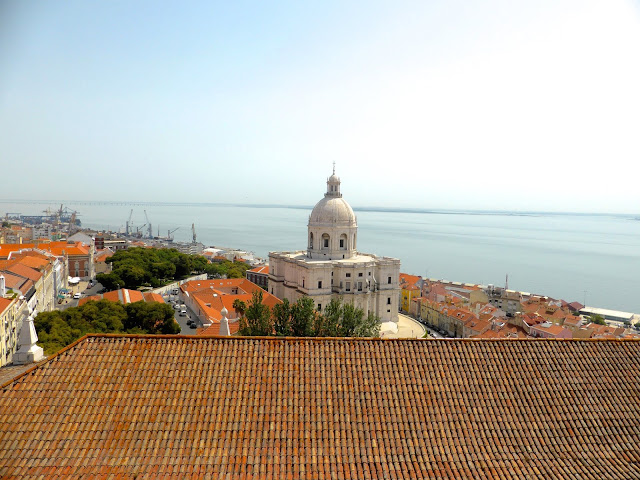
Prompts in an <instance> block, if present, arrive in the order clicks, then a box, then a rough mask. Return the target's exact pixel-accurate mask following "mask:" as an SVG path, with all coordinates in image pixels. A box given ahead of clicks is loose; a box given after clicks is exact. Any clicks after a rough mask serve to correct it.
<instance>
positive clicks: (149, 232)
mask: <svg viewBox="0 0 640 480" xmlns="http://www.w3.org/2000/svg"><path fill="white" fill-rule="evenodd" d="M144 218H146V219H147V225H149V227H148V228H147V232H148V233H147V235H148V236H149V238H153V228H152V227H151V222H150V221H149V216H148V215H147V211H146V210H145V211H144Z"/></svg>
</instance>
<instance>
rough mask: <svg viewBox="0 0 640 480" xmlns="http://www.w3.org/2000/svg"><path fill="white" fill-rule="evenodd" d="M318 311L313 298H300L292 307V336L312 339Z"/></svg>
mask: <svg viewBox="0 0 640 480" xmlns="http://www.w3.org/2000/svg"><path fill="white" fill-rule="evenodd" d="M315 316H316V309H315V305H314V303H313V299H312V298H311V297H307V296H304V297H300V298H299V299H298V300H297V301H296V303H294V304H293V305H291V335H293V336H294V337H310V336H312V335H313V324H314V321H315Z"/></svg>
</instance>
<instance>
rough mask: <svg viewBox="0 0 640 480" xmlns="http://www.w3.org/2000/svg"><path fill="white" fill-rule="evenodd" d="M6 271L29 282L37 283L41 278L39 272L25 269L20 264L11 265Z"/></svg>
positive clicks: (28, 268)
mask: <svg viewBox="0 0 640 480" xmlns="http://www.w3.org/2000/svg"><path fill="white" fill-rule="evenodd" d="M7 270H8V271H9V272H11V273H14V274H16V275H19V276H21V277H24V278H28V279H29V280H33V281H34V282H37V281H38V280H40V279H41V278H42V274H41V273H40V272H39V271H37V270H34V269H33V268H30V267H27V266H26V265H23V264H22V263H16V264H15V265H12V266H11V267H9V268H8V269H7Z"/></svg>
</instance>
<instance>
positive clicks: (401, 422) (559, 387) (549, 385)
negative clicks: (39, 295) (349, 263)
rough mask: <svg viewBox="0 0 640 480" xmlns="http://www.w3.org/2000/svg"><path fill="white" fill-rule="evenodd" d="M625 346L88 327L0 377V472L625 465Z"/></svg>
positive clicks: (629, 353) (152, 474) (190, 474)
mask: <svg viewBox="0 0 640 480" xmlns="http://www.w3.org/2000/svg"><path fill="white" fill-rule="evenodd" d="M639 353H640V342H638V341H620V340H617V341H593V340H587V341H573V340H568V341H556V340H510V341H504V340H478V341H474V340H348V339H347V340H344V339H290V338H289V339H258V338H211V337H205V338H198V337H168V336H164V337H160V336H159V337H127V336H107V335H104V336H90V337H88V338H85V339H83V340H81V341H79V342H78V343H76V344H75V345H74V346H72V347H71V348H68V349H67V350H65V351H63V352H62V353H61V354H59V355H57V356H55V357H53V359H51V360H49V361H47V362H46V363H44V364H42V365H40V366H39V367H37V368H35V369H33V370H31V371H28V372H27V373H25V374H24V375H23V376H21V377H19V378H17V379H15V380H14V381H13V382H12V383H9V384H7V385H5V386H4V388H2V389H1V390H0V477H2V478H21V479H22V478H80V477H84V478H104V479H106V478H137V479H139V480H140V479H143V478H154V479H155V478H175V479H178V478H179V479H183V478H201V479H210V478H213V479H215V478H225V479H226V478H229V479H232V478H233V479H235V478H241V479H271V478H272V479H280V478H289V479H294V478H295V479H298V478H318V479H322V478H337V479H342V478H344V479H348V478H365V479H366V478H380V479H382V478H384V479H388V478H398V479H400V478H402V479H404V478H449V479H478V478H500V479H506V478H526V479H531V478H539V479H554V478H562V479H564V478H572V479H601V478H621V479H630V478H639V477H640V463H639V462H640V447H639V446H638V445H639V443H640V421H639V419H640V413H639V410H638V402H639V401H640V366H639V364H638V360H637V359H638V354H639Z"/></svg>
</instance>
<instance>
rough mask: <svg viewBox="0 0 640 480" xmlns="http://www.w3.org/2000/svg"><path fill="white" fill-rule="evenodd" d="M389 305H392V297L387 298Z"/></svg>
mask: <svg viewBox="0 0 640 480" xmlns="http://www.w3.org/2000/svg"><path fill="white" fill-rule="evenodd" d="M387 305H391V297H387Z"/></svg>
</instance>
